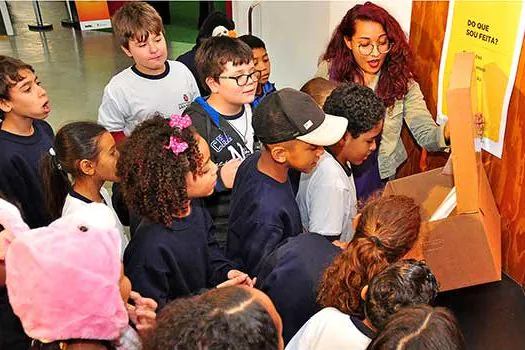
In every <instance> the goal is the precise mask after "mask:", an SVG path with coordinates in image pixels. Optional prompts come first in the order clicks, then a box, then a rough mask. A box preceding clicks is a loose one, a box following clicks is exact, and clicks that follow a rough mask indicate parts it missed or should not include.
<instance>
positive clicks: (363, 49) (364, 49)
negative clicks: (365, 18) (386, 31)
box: [357, 40, 393, 56]
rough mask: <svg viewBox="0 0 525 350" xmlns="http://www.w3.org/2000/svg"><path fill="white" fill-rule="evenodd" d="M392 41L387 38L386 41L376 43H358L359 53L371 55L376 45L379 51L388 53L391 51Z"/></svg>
mask: <svg viewBox="0 0 525 350" xmlns="http://www.w3.org/2000/svg"><path fill="white" fill-rule="evenodd" d="M392 44H393V43H392V42H391V41H389V40H386V41H384V42H381V43H376V44H372V43H370V44H366V45H361V44H359V45H357V48H358V50H359V53H360V54H361V55H363V56H370V55H371V54H372V52H373V51H374V47H376V49H377V52H379V53H380V54H382V53H387V52H389V51H390V50H391V49H392Z"/></svg>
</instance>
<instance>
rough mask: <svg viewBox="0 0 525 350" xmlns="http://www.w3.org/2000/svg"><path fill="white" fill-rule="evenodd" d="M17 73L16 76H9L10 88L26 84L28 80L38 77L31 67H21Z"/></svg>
mask: <svg viewBox="0 0 525 350" xmlns="http://www.w3.org/2000/svg"><path fill="white" fill-rule="evenodd" d="M16 73H17V74H16V76H14V77H7V81H8V85H9V88H14V87H15V86H17V85H19V84H24V83H25V82H26V81H32V80H35V79H36V75H35V73H33V72H32V71H31V70H30V69H19V70H18V71H17V72H16ZM12 78H14V79H12Z"/></svg>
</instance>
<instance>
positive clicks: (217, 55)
mask: <svg viewBox="0 0 525 350" xmlns="http://www.w3.org/2000/svg"><path fill="white" fill-rule="evenodd" d="M251 61H252V49H250V47H249V46H248V45H246V44H245V43H244V42H242V41H240V40H239V39H235V38H230V37H227V36H218V37H211V38H209V39H206V40H204V41H203V42H202V44H201V46H199V48H198V49H197V52H196V53H195V67H196V68H197V72H198V74H199V79H200V81H201V83H202V85H203V86H205V87H206V88H207V89H209V87H208V84H206V78H208V77H211V78H213V79H214V80H215V81H219V76H220V75H221V74H222V72H224V66H226V63H228V62H232V64H233V65H234V66H238V65H240V64H248V63H250V62H251Z"/></svg>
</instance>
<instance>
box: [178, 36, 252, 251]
mask: <svg viewBox="0 0 525 350" xmlns="http://www.w3.org/2000/svg"><path fill="white" fill-rule="evenodd" d="M195 66H196V68H197V72H198V74H199V78H200V80H201V82H202V85H203V86H205V87H206V88H207V89H208V90H209V91H210V95H209V96H208V97H206V98H202V97H199V98H197V99H196V100H195V101H194V102H193V103H192V104H191V105H190V106H189V107H188V108H187V109H186V110H185V111H184V113H185V114H188V115H189V116H190V117H191V119H192V121H193V125H194V126H195V128H196V129H197V132H198V133H199V134H200V135H201V136H202V137H203V138H204V139H205V140H206V141H207V142H208V144H209V146H210V152H211V160H212V161H213V162H215V163H216V164H218V165H219V170H218V174H217V175H218V177H217V185H216V187H215V194H214V195H212V196H211V197H208V198H207V206H208V209H209V211H210V213H211V215H212V217H213V219H214V221H215V225H216V226H217V231H218V240H219V243H220V244H221V245H223V246H224V242H225V238H226V233H227V229H228V215H229V212H230V192H231V191H230V189H231V188H232V186H233V180H234V178H235V174H236V172H237V168H238V167H239V164H240V162H241V161H242V160H244V159H245V158H246V157H247V156H248V155H250V154H252V153H253V151H254V148H255V149H257V142H256V140H255V137H254V133H253V128H252V110H251V107H250V103H251V102H252V101H253V99H254V97H255V91H256V89H257V82H258V81H259V78H260V77H261V72H260V71H257V70H255V66H254V63H253V59H252V50H251V49H250V47H249V46H248V45H246V44H245V43H243V42H242V41H240V40H238V39H233V38H229V37H226V36H221V37H212V38H210V39H208V40H206V41H204V42H203V43H202V44H201V46H200V47H199V49H198V50H197V53H196V54H195Z"/></svg>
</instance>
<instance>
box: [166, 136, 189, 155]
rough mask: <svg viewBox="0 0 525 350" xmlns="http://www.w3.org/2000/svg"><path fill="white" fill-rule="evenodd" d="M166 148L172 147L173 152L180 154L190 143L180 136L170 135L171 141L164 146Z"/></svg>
mask: <svg viewBox="0 0 525 350" xmlns="http://www.w3.org/2000/svg"><path fill="white" fill-rule="evenodd" d="M164 149H171V151H172V152H173V154H175V155H176V156H178V155H179V154H181V153H182V152H184V151H185V150H187V149H188V143H187V142H185V141H183V140H182V139H180V138H178V137H175V136H170V143H169V145H167V146H164Z"/></svg>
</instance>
